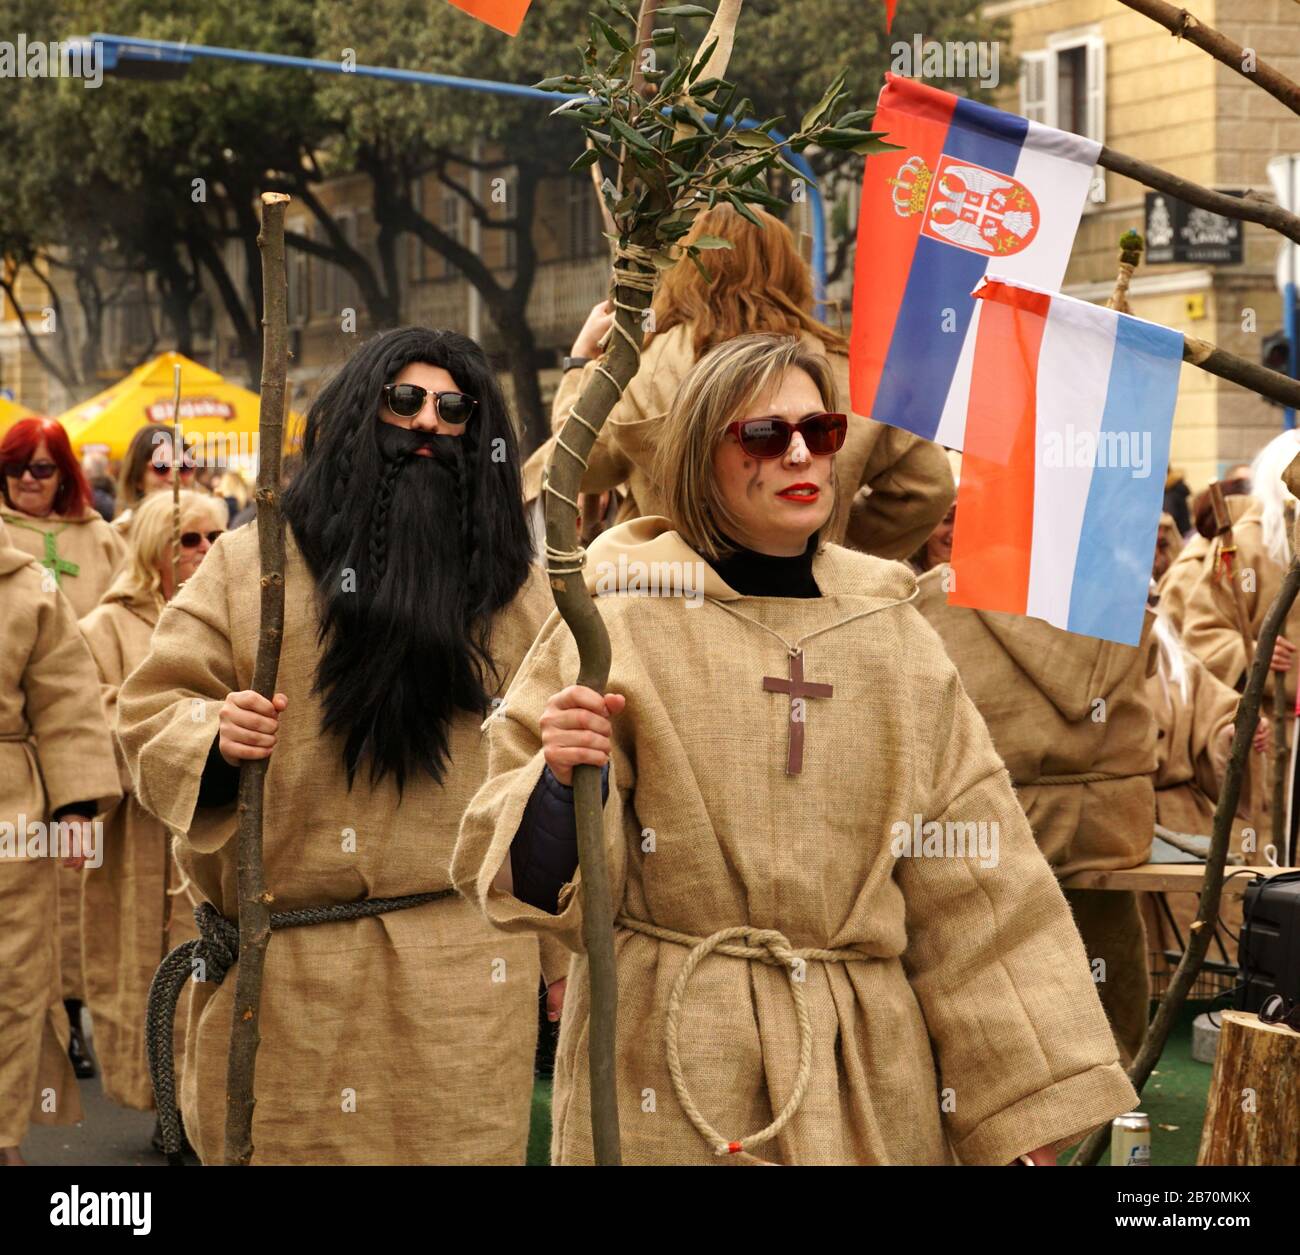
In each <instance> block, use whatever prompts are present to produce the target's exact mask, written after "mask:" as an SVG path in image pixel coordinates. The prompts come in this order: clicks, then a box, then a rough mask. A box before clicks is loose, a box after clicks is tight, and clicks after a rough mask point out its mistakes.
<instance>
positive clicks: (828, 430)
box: [727, 414, 849, 458]
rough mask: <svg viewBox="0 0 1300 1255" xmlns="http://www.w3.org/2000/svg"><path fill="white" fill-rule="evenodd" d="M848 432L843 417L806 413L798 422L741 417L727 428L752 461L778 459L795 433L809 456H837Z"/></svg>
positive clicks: (846, 418)
mask: <svg viewBox="0 0 1300 1255" xmlns="http://www.w3.org/2000/svg"><path fill="white" fill-rule="evenodd" d="M848 430H849V420H848V416H847V415H845V414H809V415H808V417H807V418H802V419H800V420H799V421H798V422H797V423H790V422H787V421H786V420H785V419H784V418H742V419H739V420H738V421H737V422H734V423H732V424H731V425H730V426H729V427H728V428H727V431H728V432H729V433H731V434H733V435H734V436H735V437H736V439H737V440H738V441H739V442H740V447H741V448H742V449H743V450H744V451H745V452H746V453H748V454H749V456H750V457H751V458H779V457H781V456H782V455H783V454H784V453H785V451H786V450H787V449H788V448H789V447H790V441H791V440H792V439H793V438H794V433H795V432H796V431H797V432H798V433H799V434H800V435H801V436H802V437H803V442H804V444H806V445H807V446H808V452H809V453H816V454H826V453H838V452H839V451H840V450H841V449H842V448H843V447H844V438H845V436H846V435H847V434H848Z"/></svg>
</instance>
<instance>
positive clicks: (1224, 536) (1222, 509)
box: [1209, 479, 1255, 670]
mask: <svg viewBox="0 0 1300 1255" xmlns="http://www.w3.org/2000/svg"><path fill="white" fill-rule="evenodd" d="M1209 492H1210V506H1211V508H1212V509H1213V511H1214V535H1215V537H1216V539H1217V540H1218V542H1219V561H1220V562H1222V564H1223V571H1224V574H1225V576H1226V577H1227V580H1228V587H1229V588H1230V589H1231V590H1232V608H1233V610H1234V612H1235V613H1236V617H1237V631H1238V632H1240V633H1241V643H1242V645H1244V646H1245V649H1246V667H1247V669H1248V670H1249V668H1250V666H1251V664H1252V663H1253V662H1254V661H1255V635H1254V633H1253V632H1252V631H1251V627H1250V611H1249V610H1247V608H1246V594H1245V593H1244V592H1243V591H1242V588H1241V582H1240V581H1239V580H1238V579H1237V571H1236V563H1237V542H1236V540H1235V539H1234V538H1233V535H1232V515H1231V514H1230V513H1229V512H1228V503H1227V502H1226V501H1225V500H1224V498H1223V485H1222V484H1221V483H1220V482H1219V481H1218V480H1217V479H1216V480H1215V481H1214V482H1213V483H1212V484H1211V485H1210V489H1209Z"/></svg>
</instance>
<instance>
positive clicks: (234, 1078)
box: [226, 192, 289, 1167]
mask: <svg viewBox="0 0 1300 1255" xmlns="http://www.w3.org/2000/svg"><path fill="white" fill-rule="evenodd" d="M288 203H289V197H288V196H285V195H284V194H283V193H281V192H263V193H262V229H261V231H259V232H258V235H257V247H258V248H259V249H261V251H262V329H263V330H262V393H261V410H260V414H259V416H258V460H257V493H256V500H257V543H258V554H259V557H260V559H261V568H262V573H261V585H262V604H261V626H260V628H259V630H258V637H257V658H256V662H255V663H254V667H253V688H254V690H255V691H256V692H258V693H260V694H261V695H262V696H263V697H268V698H269V697H272V696H274V694H275V678H276V673H277V672H278V671H279V668H280V640H281V637H282V635H283V632H284V519H283V516H282V514H281V512H280V450H281V446H282V444H283V442H284V397H285V380H286V376H287V374H288V339H289V334H288V320H287V316H286V313H287V304H288V284H287V280H286V277H285V269H284V211H285V206H286V205H288ZM268 763H269V760H268V759H265V758H259V759H253V760H251V761H249V762H246V763H244V765H243V766H242V767H241V768H240V771H239V807H238V815H239V831H238V860H239V967H238V971H237V972H236V976H235V1006H234V1018H233V1020H232V1022H231V1026H230V1060H229V1065H228V1068H227V1072H226V1163H227V1164H233V1165H235V1166H237V1167H245V1166H247V1164H248V1162H249V1161H250V1160H251V1159H252V1157H253V1108H254V1106H255V1105H256V1101H257V1100H256V1098H255V1097H254V1090H253V1083H254V1076H255V1071H256V1065H257V1047H258V1044H259V1042H260V1041H261V1035H260V1032H259V1024H260V1016H261V1001H262V966H263V963H264V962H265V959H266V944H267V941H268V940H269V939H270V936H271V895H270V893H269V892H267V888H266V873H265V869H264V868H263V865H262V794H263V784H264V783H265V780H266V769H267V765H268Z"/></svg>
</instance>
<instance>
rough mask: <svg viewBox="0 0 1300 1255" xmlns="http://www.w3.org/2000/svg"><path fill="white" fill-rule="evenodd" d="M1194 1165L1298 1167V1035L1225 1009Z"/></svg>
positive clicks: (1299, 1135) (1299, 1088)
mask: <svg viewBox="0 0 1300 1255" xmlns="http://www.w3.org/2000/svg"><path fill="white" fill-rule="evenodd" d="M1221 1023H1222V1032H1221V1034H1220V1037H1219V1050H1218V1054H1217V1055H1216V1056H1215V1059H1214V1074H1213V1076H1212V1077H1211V1079H1210V1095H1209V1102H1208V1104H1207V1106H1206V1111H1205V1125H1204V1127H1203V1128H1202V1130H1201V1149H1200V1153H1199V1154H1198V1155H1197V1157H1196V1162H1197V1163H1198V1164H1250V1165H1262V1164H1273V1165H1278V1166H1281V1165H1288V1166H1290V1167H1300V1033H1296V1032H1293V1031H1292V1030H1291V1029H1289V1028H1286V1027H1285V1026H1283V1025H1280V1024H1261V1023H1260V1022H1259V1017H1258V1016H1256V1015H1254V1014H1252V1013H1251V1012H1248V1011H1225V1012H1224V1013H1223V1017H1222V1022H1221Z"/></svg>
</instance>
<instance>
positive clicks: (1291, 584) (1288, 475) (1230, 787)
mask: <svg viewBox="0 0 1300 1255" xmlns="http://www.w3.org/2000/svg"><path fill="white" fill-rule="evenodd" d="M1282 478H1283V481H1284V482H1285V483H1286V485H1287V486H1288V488H1291V490H1292V492H1293V493H1294V492H1295V490H1296V488H1300V457H1297V458H1296V459H1295V461H1293V462H1292V463H1291V465H1290V466H1289V467H1288V468H1287V470H1286V472H1285V473H1284V474H1283V476H1282ZM1292 552H1294V548H1293V551H1292ZM1297 593H1300V562H1298V561H1297V560H1296V559H1295V558H1294V557H1293V558H1292V559H1291V565H1290V566H1289V567H1288V568H1287V571H1286V575H1285V577H1284V578H1283V580H1282V587H1281V588H1280V589H1278V593H1277V596H1276V597H1275V598H1274V599H1273V604H1272V605H1270V606H1269V608H1268V612H1267V613H1266V614H1265V615H1264V622H1263V625H1262V626H1261V627H1260V630H1259V644H1258V648H1257V649H1256V651H1255V660H1254V662H1253V663H1252V665H1251V668H1250V675H1249V677H1248V679H1247V680H1246V691H1245V692H1244V693H1242V695H1241V702H1240V704H1239V705H1238V707H1237V717H1236V719H1235V720H1234V728H1233V734H1232V749H1231V751H1230V752H1229V754H1228V765H1227V768H1226V769H1225V771H1224V773H1223V786H1222V788H1221V789H1220V790H1219V800H1218V804H1217V805H1216V806H1215V808H1214V826H1213V830H1212V833H1211V837H1210V851H1209V854H1208V855H1207V856H1206V859H1205V881H1204V884H1203V885H1202V888H1201V897H1200V901H1199V903H1198V904H1197V908H1196V919H1195V920H1194V921H1193V922H1192V926H1191V932H1190V935H1189V937H1188V939H1187V947H1186V949H1185V950H1184V951H1183V957H1182V958H1181V959H1180V960H1179V962H1178V966H1177V968H1175V969H1174V974H1173V976H1172V977H1171V978H1170V980H1169V988H1168V989H1167V990H1166V991H1165V996H1164V998H1162V999H1161V1001H1160V1008H1159V1010H1158V1011H1157V1012H1156V1016H1155V1019H1154V1020H1152V1021H1151V1023H1150V1024H1149V1025H1148V1026H1147V1031H1146V1036H1145V1037H1144V1038H1143V1039H1142V1045H1141V1047H1140V1048H1139V1050H1138V1052H1137V1055H1136V1057H1135V1058H1134V1059H1133V1062H1132V1063H1131V1064H1129V1068H1128V1078H1129V1080H1130V1081H1131V1082H1132V1083H1133V1088H1134V1089H1136V1090H1137V1091H1138V1093H1139V1094H1141V1093H1142V1087H1143V1086H1144V1085H1145V1084H1146V1083H1147V1079H1148V1078H1149V1077H1150V1075H1151V1072H1152V1069H1153V1068H1154V1067H1155V1066H1156V1064H1157V1063H1159V1062H1160V1055H1161V1052H1162V1051H1163V1050H1164V1048H1165V1042H1166V1041H1168V1039H1169V1032H1170V1030H1171V1029H1172V1028H1173V1026H1174V1023H1175V1021H1176V1020H1177V1018H1178V1014H1179V1012H1180V1011H1181V1010H1182V1008H1183V1004H1184V1002H1186V1001H1187V995H1188V993H1189V992H1190V991H1191V988H1192V983H1193V982H1194V981H1195V980H1196V976H1197V973H1198V972H1199V971H1200V970H1201V964H1202V963H1203V962H1204V961H1205V955H1206V952H1207V951H1208V950H1209V948H1210V939H1211V937H1212V936H1213V935H1214V925H1215V923H1216V921H1217V920H1218V918H1219V901H1220V898H1221V897H1222V894H1223V869H1224V865H1225V864H1226V862H1227V859H1228V843H1229V841H1230V839H1231V837H1232V820H1233V817H1234V816H1235V815H1236V813H1237V805H1238V803H1239V802H1240V800H1241V786H1242V778H1243V777H1244V775H1245V772H1246V760H1247V755H1249V753H1250V743H1251V739H1252V738H1253V737H1254V735H1255V729H1256V727H1258V725H1259V708H1260V703H1261V701H1262V699H1263V696H1264V682H1265V681H1266V680H1267V678H1268V663H1269V659H1270V658H1271V657H1272V656H1273V645H1274V642H1276V640H1277V638H1278V635H1279V633H1280V632H1281V630H1282V624H1283V623H1285V622H1286V617H1287V615H1288V614H1289V613H1290V611H1291V607H1292V605H1293V604H1294V603H1295V599H1296V594H1297ZM1109 1136H1110V1128H1109V1126H1107V1125H1102V1126H1101V1127H1100V1128H1098V1129H1095V1130H1094V1131H1093V1132H1092V1134H1091V1135H1090V1136H1089V1137H1088V1138H1087V1139H1086V1140H1085V1141H1084V1142H1083V1144H1082V1145H1081V1146H1080V1147H1079V1149H1078V1150H1077V1151H1076V1152H1075V1154H1074V1157H1073V1158H1072V1159H1071V1161H1070V1162H1071V1164H1083V1165H1087V1164H1094V1163H1096V1162H1097V1160H1098V1159H1100V1158H1101V1153H1102V1150H1103V1149H1104V1147H1105V1145H1106V1142H1107V1139H1108V1138H1109Z"/></svg>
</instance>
